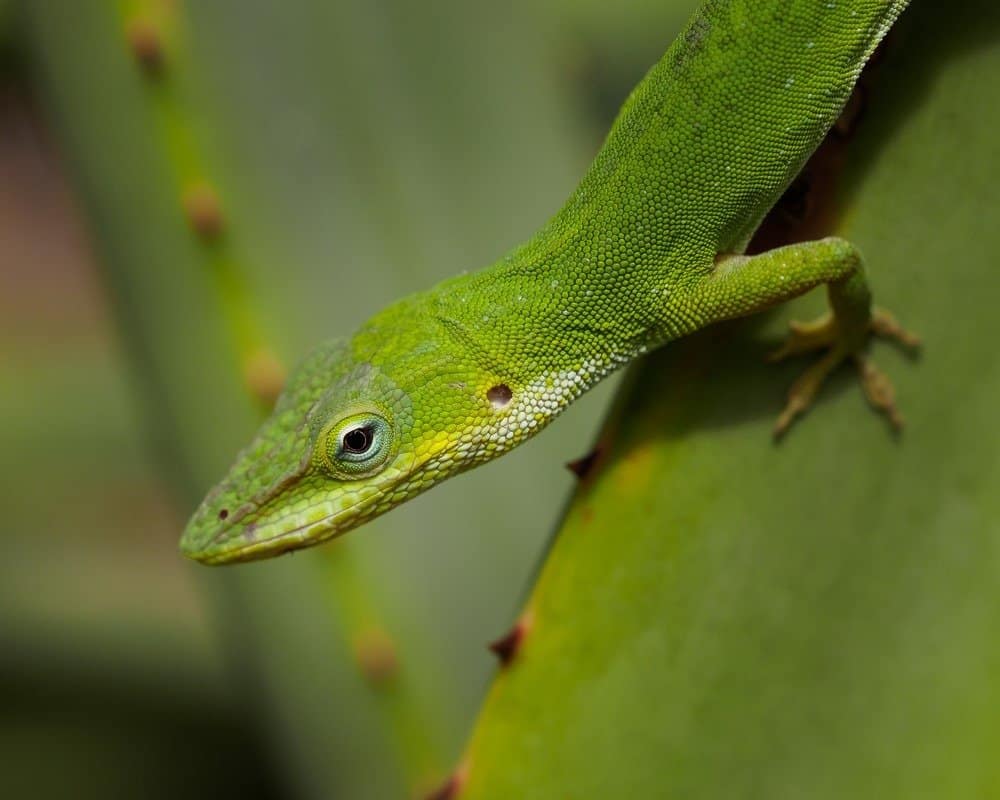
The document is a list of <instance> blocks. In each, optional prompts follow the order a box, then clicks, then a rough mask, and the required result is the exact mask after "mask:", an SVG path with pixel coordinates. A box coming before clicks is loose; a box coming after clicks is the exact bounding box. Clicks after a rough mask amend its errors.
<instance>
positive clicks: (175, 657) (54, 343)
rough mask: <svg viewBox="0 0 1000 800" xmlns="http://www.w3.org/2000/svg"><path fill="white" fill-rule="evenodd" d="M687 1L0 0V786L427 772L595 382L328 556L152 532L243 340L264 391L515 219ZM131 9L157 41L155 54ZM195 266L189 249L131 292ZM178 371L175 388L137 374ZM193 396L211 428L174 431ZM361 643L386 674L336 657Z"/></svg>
mask: <svg viewBox="0 0 1000 800" xmlns="http://www.w3.org/2000/svg"><path fill="white" fill-rule="evenodd" d="M691 7H693V3H691V2H681V3H673V4H670V3H667V4H662V3H650V2H641V0H633V1H632V2H629V3H626V4H624V5H619V6H618V7H616V9H614V11H612V10H610V9H607V8H605V7H604V5H603V4H600V3H580V2H557V1H556V0H550V2H546V3H540V4H539V3H513V4H500V5H497V4H493V3H467V2H460V1H459V0H444V1H443V2H436V3H434V4H431V5H430V6H425V5H424V4H417V3H410V2H406V0H379V1H378V2H374V3H373V2H368V0H347V1H344V0H337V2H332V3H328V2H310V0H296V1H295V2H292V3H273V2H270V1H269V0H267V1H264V0H260V1H259V2H258V1H257V0H253V1H252V2H245V0H211V2H205V3H202V2H197V3H195V2H184V3H181V2H168V1H166V0H164V2H156V1H155V0H151V2H131V3H130V2H124V3H106V2H90V1H89V0H88V1H87V2H79V3H77V2H68V1H67V0H42V2H35V0H30V2H21V3H19V2H17V1H16V0H14V2H11V0H0V47H2V51H0V52H2V60H0V354H2V355H0V386H2V387H3V390H2V391H0V441H2V442H3V444H2V447H0V475H2V480H0V508H2V509H3V513H2V521H0V536H2V541H3V554H4V555H3V558H2V559H0V787H6V788H5V789H2V790H0V791H3V793H4V794H5V795H6V796H20V795H21V794H23V793H29V792H30V795H31V796H34V797H39V798H49V797H53V798H54V797H70V796H72V797H90V796H93V797H171V798H173V797H178V796H182V795H183V796H188V797H222V796H228V795H232V796H241V797H253V796H259V797H293V796H303V797H309V796H314V797H330V796H343V797H393V796H407V794H408V793H410V792H413V791H418V790H419V789H420V788H421V787H423V788H429V787H431V786H433V785H435V784H436V783H437V782H438V781H439V780H440V779H442V778H443V777H444V775H445V773H446V771H447V770H448V769H449V768H450V766H451V764H452V762H453V761H454V760H455V759H456V758H457V756H458V754H459V753H460V751H461V748H462V745H463V742H464V740H465V738H466V737H467V734H468V730H469V728H470V727H471V724H472V721H473V719H474V716H475V713H476V709H477V708H478V706H479V704H480V702H481V697H482V694H483V691H484V689H485V687H486V685H487V680H488V677H489V675H490V674H491V672H492V670H493V668H494V663H495V659H494V658H493V656H492V654H490V653H489V652H488V651H487V650H486V647H485V645H486V643H487V642H489V641H491V640H493V639H495V638H496V637H498V636H499V635H501V634H502V633H503V632H504V631H505V630H506V628H507V627H508V625H509V624H510V622H511V620H512V619H513V617H514V615H515V613H516V611H517V608H518V604H519V602H520V600H521V598H522V596H523V593H524V591H525V590H526V588H527V586H528V585H529V580H530V577H531V574H532V570H533V567H534V564H535V562H536V560H537V559H538V558H539V557H540V555H541V553H542V550H543V547H544V544H545V542H546V540H547V538H548V537H549V535H550V532H551V530H552V528H553V526H554V524H555V522H556V520H557V518H558V513H559V510H560V508H561V506H562V505H563V503H564V502H565V498H566V497H567V495H568V491H569V489H570V488H571V485H572V476H571V475H570V473H569V472H568V471H566V470H565V469H563V464H564V463H565V462H566V461H568V460H570V459H572V458H575V457H577V456H580V455H582V454H583V453H584V452H586V450H587V449H588V448H589V446H590V443H591V440H592V438H593V435H594V432H595V423H596V420H597V419H598V418H599V417H600V415H601V412H602V409H603V407H604V405H605V403H606V400H607V397H608V395H609V392H610V390H611V389H612V388H613V387H611V386H609V387H607V388H605V389H604V390H603V391H600V392H598V393H596V394H595V395H594V396H592V397H588V398H587V400H586V402H584V403H581V404H580V406H578V407H577V408H574V409H573V411H572V412H571V413H570V414H569V415H568V416H567V418H566V420H565V421H564V422H563V423H562V424H561V425H560V426H558V427H557V428H554V429H552V431H551V433H550V435H549V436H547V437H545V438H543V439H539V440H536V442H533V443H531V444H529V445H528V446H526V447H524V448H523V449H522V450H521V451H520V452H518V453H517V454H516V455H514V456H513V457H512V458H510V459H505V460H503V461H501V462H498V463H497V464H496V465H494V466H493V467H491V468H490V469H488V470H481V471H479V472H474V473H471V474H469V475H467V476H464V477H463V478H462V479H460V480H457V481H454V482H452V484H450V485H445V486H443V487H441V489H440V491H436V492H434V493H431V494H429V495H425V496H424V498H421V499H419V500H417V501H415V502H413V503H412V504H410V506H409V507H408V508H407V509H406V511H405V512H401V513H400V514H393V515H391V516H389V517H386V518H384V519H383V520H380V521H378V522H377V523H375V524H373V525H370V526H368V527H367V528H366V529H365V531H364V535H363V536H357V537H351V538H350V539H345V540H342V541H343V544H344V545H345V546H344V547H343V548H341V547H340V543H338V544H337V545H335V547H337V548H338V549H342V550H343V551H344V552H343V553H342V554H341V553H338V554H336V555H334V554H332V553H331V552H322V551H320V552H308V553H302V554H300V555H296V556H294V557H293V558H286V559H281V560H279V561H276V562H272V563H267V564H264V565H250V566H246V567H240V568H239V570H238V571H239V573H240V574H239V575H238V577H236V578H232V576H231V575H228V574H224V573H223V572H222V571H213V570H207V569H205V568H203V567H198V566H196V565H191V564H187V563H184V561H183V560H182V559H181V558H180V557H179V556H178V554H177V551H176V541H177V538H178V535H179V532H180V530H181V528H182V526H183V523H184V520H185V517H186V514H187V513H188V512H189V511H190V510H191V508H192V505H193V503H194V502H195V501H196V495H197V494H198V493H199V492H200V491H202V490H204V489H205V488H207V486H208V485H209V484H210V483H211V481H212V479H213V478H212V475H213V474H215V475H217V474H221V470H222V469H223V468H224V467H225V465H226V463H227V462H228V460H229V459H230V458H231V457H232V456H233V454H234V452H235V449H236V448H237V447H239V446H240V444H241V442H242V440H243V439H245V438H246V436H247V435H248V434H249V433H250V431H251V430H252V428H253V423H254V420H255V419H256V416H257V414H258V413H259V412H258V409H257V408H256V405H255V404H252V405H253V407H250V408H241V409H240V411H239V412H234V413H233V415H231V416H233V417H235V418H236V421H235V422H231V423H227V421H225V420H224V419H220V416H221V417H225V416H227V414H226V412H225V411H221V412H220V411H219V409H220V408H224V407H225V405H226V403H228V402H230V401H229V398H228V397H226V399H224V400H221V401H220V402H218V403H215V404H213V395H220V394H224V393H225V392H230V393H236V392H242V393H244V394H247V395H249V392H247V391H244V389H243V385H244V384H245V381H243V380H242V377H241V376H240V375H239V374H237V375H236V377H235V378H234V377H233V373H239V372H240V371H241V370H244V368H245V367H246V362H247V361H250V362H253V358H254V354H255V353H257V352H258V350H259V351H260V352H264V353H265V355H264V356H263V360H264V367H263V370H264V373H265V378H264V379H265V382H266V380H267V375H269V374H271V372H270V371H271V370H278V371H279V372H280V370H281V368H283V367H287V365H290V364H292V363H294V361H295V359H296V358H297V357H299V356H300V355H301V354H302V353H304V352H305V351H306V349H307V348H308V347H309V346H310V345H311V344H313V343H314V342H316V341H319V340H320V339H322V338H325V337H328V336H332V335H342V334H345V333H348V332H349V331H350V330H351V329H352V328H353V327H354V326H355V325H356V324H358V323H359V322H360V321H362V320H363V319H364V318H365V317H367V316H368V315H369V314H370V313H372V312H374V311H376V310H378V309H379V308H380V307H381V306H382V305H384V304H385V303H387V302H389V301H391V300H393V299H396V298H397V297H399V296H401V295H402V294H403V293H405V292H408V291H413V290H417V289H421V288H425V287H426V286H428V285H430V284H431V283H433V282H434V281H436V280H439V279H443V278H445V277H447V276H450V275H453V274H455V273H457V272H460V271H462V270H466V269H476V268H479V267H481V266H483V265H486V264H488V263H490V262H491V261H492V260H494V259H495V258H496V257H498V256H499V255H500V254H502V253H503V252H504V251H505V250H506V249H508V248H510V247H512V246H513V245H515V244H517V243H518V242H519V241H520V240H521V239H523V238H525V237H526V236H527V235H529V234H530V233H531V232H532V231H533V230H534V229H535V228H536V227H537V226H538V225H539V224H541V223H542V222H543V221H544V220H545V219H546V218H547V215H549V214H551V213H552V212H553V211H554V210H555V209H556V208H557V207H558V205H559V204H560V203H561V201H562V200H563V199H564V198H565V197H566V196H567V195H568V193H569V191H570V190H571V189H572V187H573V185H574V183H575V181H576V180H577V179H578V178H579V176H580V175H581V174H582V172H583V170H584V169H585V167H586V165H587V163H588V161H589V158H590V157H591V156H592V154H593V153H594V152H595V151H596V148H597V147H598V146H599V143H600V139H601V137H602V136H603V132H604V131H605V130H606V128H607V126H608V124H609V123H610V120H611V119H612V118H613V115H614V113H615V111H616V110H617V107H618V105H619V103H620V102H621V100H622V99H623V97H624V96H625V94H626V93H627V92H628V90H629V89H630V88H631V86H632V85H633V84H634V83H635V82H636V81H637V80H638V78H639V77H641V75H642V74H643V72H644V71H645V69H646V68H647V67H648V66H649V64H651V63H652V62H653V61H654V60H655V59H656V58H657V57H658V56H659V54H660V52H661V51H662V49H663V48H664V47H665V46H666V44H667V43H668V42H669V41H670V39H671V38H672V36H673V35H674V32H675V31H676V30H677V29H678V28H679V26H680V24H681V23H682V21H683V19H684V18H685V17H686V15H687V13H688V12H689V10H690V8H691ZM135 25H138V26H139V28H138V30H139V32H140V33H141V32H142V31H143V30H144V28H143V27H142V26H144V25H148V26H150V27H152V28H154V29H156V28H159V26H162V30H163V31H166V33H164V36H165V37H166V39H167V41H166V44H164V48H165V51H166V52H165V54H164V55H163V62H162V65H161V67H160V68H159V69H161V70H162V74H151V73H149V72H147V71H146V69H145V68H144V67H143V66H142V63H141V62H140V63H137V61H136V58H135V56H134V54H133V52H132V48H133V46H134V42H133V41H132V40H131V38H130V37H134V36H135V35H137V34H136V30H137V29H136V28H135V27H130V26H135ZM155 72H156V68H154V73H155ZM202 182H204V183H206V184H210V185H211V186H212V187H213V189H214V191H215V192H217V193H218V195H220V197H221V201H220V203H221V206H222V209H223V214H224V215H225V219H226V222H225V225H226V231H225V234H224V238H225V241H224V242H221V243H217V244H215V245H207V246H206V247H205V248H204V249H205V250H207V251H208V252H207V253H206V252H197V250H198V248H199V247H201V246H202V244H203V243H201V242H199V241H198V237H197V235H196V234H193V233H192V232H191V230H190V228H189V226H188V224H187V220H186V219H185V218H184V211H183V199H184V196H185V192H186V191H187V190H188V188H189V187H190V186H191V185H201V183H202ZM192 250H194V251H195V252H192ZM220 251H224V252H222V253H221V254H220ZM109 262H110V263H114V264H117V266H109ZM220 262H222V263H221V266H220ZM192 264H193V265H194V266H193V267H190V269H191V270H192V271H197V270H200V269H203V268H204V269H205V270H207V271H211V270H215V273H214V274H213V275H212V276H211V279H210V280H208V281H206V282H205V284H196V283H195V281H194V280H191V281H189V283H190V284H192V285H191V287H190V288H185V289H182V290H177V291H172V290H168V291H167V293H166V294H162V293H161V294H159V295H158V294H157V290H156V289H155V288H153V287H152V286H145V287H141V288H135V286H136V284H141V283H142V282H143V281H144V280H145V278H144V277H142V276H143V274H144V273H146V274H147V277H148V273H149V272H152V271H154V270H158V271H160V273H161V274H162V275H163V277H164V279H165V283H170V281H171V280H174V279H176V280H177V281H179V282H184V281H185V280H187V279H186V278H185V277H184V272H185V270H186V269H188V268H189V266H190V265H192ZM119 267H120V268H121V269H119ZM126 273H129V274H132V275H133V277H124V275H125V274H126ZM171 276H172V277H171ZM202 290H204V291H205V293H206V294H208V295H210V299H209V300H207V301H205V308H204V309H192V308H191V307H190V305H188V304H187V303H186V301H185V297H186V296H185V295H184V292H185V291H190V292H191V293H197V292H199V291H202ZM151 303H153V304H156V306H157V307H156V308H152V307H151V306H150V305H149V304H151ZM234 307H235V310H233V308H234ZM226 309H228V311H227V310H226ZM199 312H201V313H204V314H205V315H206V316H207V317H212V316H213V315H214V316H215V317H216V318H218V317H220V316H221V317H223V318H225V319H226V322H225V323H224V324H223V326H222V327H223V328H225V330H221V332H220V330H219V329H217V328H213V327H212V323H204V324H203V320H201V319H199V318H198V313H199ZM226 314H229V316H228V317H226ZM234 317H235V318H237V321H236V322H232V320H233V318H234ZM230 323H231V324H230ZM227 325H228V328H226V326H227ZM151 329H152V330H151ZM234 330H235V331H236V332H235V333H233V331H234ZM247 331H249V332H247ZM205 340H212V341H211V343H210V344H205ZM212 348H214V350H215V352H213V354H212V356H211V357H208V358H205V359H203V360H202V361H201V362H198V359H199V351H200V350H203V349H212ZM151 352H153V353H155V355H150V353H151ZM211 358H218V360H219V361H223V362H226V366H225V367H224V368H223V369H221V370H220V373H221V374H224V375H225V377H224V378H222V377H220V376H219V375H216V376H215V378H213V376H212V375H211V374H207V373H208V372H209V371H210V370H211V367H210V366H206V365H208V364H210V362H211ZM184 361H190V362H195V363H197V367H195V368H193V369H194V370H195V371H197V372H198V374H199V375H200V377H199V378H198V379H197V382H192V381H191V379H190V375H189V374H187V373H185V371H184V368H183V367H177V371H176V372H172V374H171V375H169V376H166V375H163V374H162V373H163V364H164V363H166V364H172V365H175V366H176V365H177V362H184ZM170 371H171V369H170V368H168V369H167V372H170ZM251 371H252V370H251ZM156 372H158V373H160V374H159V375H155V374H153V373H156ZM185 380H187V381H189V382H188V383H186V384H183V385H180V383H177V384H175V385H174V386H173V387H172V388H169V389H168V390H167V391H168V392H171V393H172V394H171V396H170V397H169V398H164V397H163V392H161V388H160V383H161V381H162V382H166V383H171V382H174V381H177V382H183V381H185ZM220 386H222V387H224V388H219V387H220ZM234 386H236V388H233V387H234ZM230 396H231V395H230ZM206 405H207V406H210V407H211V408H210V409H206V408H205V407H206ZM199 407H200V408H201V409H203V410H204V413H202V414H201V415H200V419H201V420H203V421H202V422H199V423H198V425H200V426H202V427H208V428H213V429H215V430H216V431H217V432H218V428H219V427H220V426H221V427H223V428H226V429H227V430H226V433H225V434H219V435H215V434H213V435H211V436H209V437H207V438H204V437H203V438H202V440H201V442H200V443H193V442H190V441H188V442H186V443H185V444H184V445H182V446H177V440H178V439H179V438H181V437H182V436H183V434H178V433H177V430H176V426H177V425H178V422H177V420H176V418H175V415H178V414H183V413H185V411H186V410H187V409H191V408H199ZM213 414H217V415H218V416H213ZM192 436H194V435H193V434H192ZM178 451H180V453H178ZM192 464H198V465H199V466H192ZM192 473H194V474H196V477H191V476H192ZM341 556H342V557H341ZM220 584H223V586H222V587H221V588H220V586H219V585H220ZM366 637H367V638H366ZM371 637H373V640H374V642H375V645H374V646H375V649H376V651H378V650H379V648H380V647H386V648H389V650H390V651H391V652H392V653H393V654H394V655H393V656H391V657H392V658H393V659H395V660H397V661H398V667H397V669H398V671H399V673H400V674H399V675H396V677H395V678H394V679H393V680H392V685H391V686H385V685H383V686H379V685H377V684H378V680H377V679H375V680H374V682H373V680H372V679H371V678H367V677H365V675H364V674H363V670H362V669H361V668H360V667H359V663H358V659H359V657H360V656H359V651H364V648H365V642H366V641H368V638H371ZM383 637H384V638H383ZM386 717H388V719H389V722H388V723H387V722H386ZM333 789H335V790H336V791H335V792H333V793H331V791H332V790H333Z"/></svg>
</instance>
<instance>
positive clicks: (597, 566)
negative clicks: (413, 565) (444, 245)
mask: <svg viewBox="0 0 1000 800" xmlns="http://www.w3.org/2000/svg"><path fill="white" fill-rule="evenodd" d="M998 35H1000V10H998V7H997V6H996V5H995V4H993V3H990V2H986V0H964V1H963V2H960V3H949V4H942V3H930V2H916V3H914V5H913V7H912V8H911V9H910V11H908V12H907V13H906V15H904V18H903V20H902V22H901V23H900V25H899V28H898V30H897V31H896V32H894V34H893V35H892V38H891V41H890V42H889V44H888V46H887V47H886V52H885V55H884V59H883V61H882V62H881V63H880V64H878V65H877V67H876V68H875V70H874V73H873V75H872V84H871V87H870V92H869V94H868V96H867V98H866V103H865V106H864V109H863V112H862V115H861V117H860V119H859V120H858V123H857V126H856V131H855V133H854V134H853V136H852V139H851V141H850V142H849V143H848V144H847V145H846V162H845V167H844V169H845V172H844V173H843V174H842V175H841V176H840V179H839V190H838V195H837V202H838V204H839V205H840V212H841V213H840V216H839V218H840V220H841V221H840V223H839V224H838V227H837V230H838V231H839V232H841V233H842V234H843V235H845V236H848V237H849V238H851V239H852V240H853V241H855V242H856V243H858V244H859V245H860V247H861V248H862V250H863V252H864V253H865V254H866V256H867V260H868V264H869V267H870V271H871V274H872V276H873V283H874V287H875V292H876V299H877V301H878V302H879V303H881V304H883V305H886V306H888V307H891V308H892V309H893V310H894V311H895V312H896V313H897V314H898V316H899V317H900V318H901V319H902V320H903V321H904V322H905V323H906V324H907V325H908V326H910V327H912V328H913V329H915V330H917V331H918V332H920V333H921V334H922V335H923V337H924V340H925V342H926V351H925V355H924V357H923V358H921V359H920V360H919V361H918V362H916V363H914V362H913V361H910V360H908V359H907V358H905V357H903V356H902V355H900V354H899V353H898V352H896V351H894V350H893V349H892V348H891V347H889V346H887V345H882V344H879V345H876V346H875V347H874V354H875V357H876V358H877V360H878V361H879V362H880V364H881V365H882V366H883V367H884V369H885V370H886V371H887V372H888V373H889V374H890V376H891V377H892V379H893V380H894V382H895V385H896V387H897V390H898V397H899V402H900V404H901V406H902V409H903V411H904V413H905V415H906V418H907V421H908V423H909V424H908V427H907V429H906V431H905V434H904V435H903V436H902V437H901V438H900V439H898V440H897V439H895V438H893V437H892V436H891V435H890V434H889V432H888V431H887V429H886V426H885V424H884V423H883V421H882V420H881V419H880V418H878V417H877V416H876V415H874V414H873V413H871V412H870V411H869V410H868V409H867V408H866V407H865V402H864V400H863V398H862V395H861V392H860V389H859V388H858V386H857V384H856V382H855V381H854V380H853V378H852V376H850V375H849V374H848V373H847V372H846V371H845V372H844V373H843V374H840V375H838V378H837V380H835V381H833V383H832V385H830V386H828V387H826V389H825V391H824V392H823V395H822V398H821V400H820V402H819V404H818V407H816V408H815V409H814V410H813V411H812V412H811V413H810V414H809V415H808V416H807V417H806V418H805V419H804V420H803V421H802V422H801V423H800V424H799V425H797V427H795V428H794V429H793V430H792V432H791V434H790V435H789V436H788V437H787V440H786V441H784V442H783V443H782V444H781V445H780V446H775V445H773V444H772V443H771V441H770V437H769V430H770V427H771V424H772V422H773V420H774V417H775V415H776V414H777V412H778V410H779V408H780V405H781V403H782V394H783V391H784V390H785V388H786V387H787V386H788V385H789V383H790V381H791V380H792V379H793V378H794V376H795V375H796V374H797V372H798V371H800V370H801V369H802V367H803V362H799V363H795V364H789V365H787V366H786V365H782V366H781V367H780V368H773V367H769V366H765V365H763V364H762V363H761V362H762V359H763V356H764V354H765V353H766V351H767V350H768V347H769V345H771V344H774V343H775V341H776V340H777V338H778V337H779V336H780V335H781V332H782V329H783V324H784V322H785V321H786V320H787V319H789V318H792V317H796V318H802V317H807V318H808V317H810V316H812V315H813V314H814V313H815V312H816V311H817V310H818V309H819V307H820V305H821V298H820V297H812V298H808V299H807V300H805V301H803V302H799V303H796V304H794V305H793V307H791V308H788V309H782V310H781V311H780V312H778V313H776V314H774V315H772V316H771V317H769V318H768V319H767V320H766V321H764V322H763V323H762V322H761V321H759V320H757V321H749V322H746V323H742V324H733V325H727V326H721V327H718V328H716V329H714V330H710V331H707V332H705V333H704V334H703V335H700V336H697V337H695V338H693V339H692V340H690V341H685V342H682V343H679V344H678V345H676V346H670V347H668V348H667V349H666V350H664V351H662V352H660V353H657V354H655V355H653V356H651V357H650V358H648V359H647V360H646V361H644V362H643V363H642V364H640V365H638V366H637V367H636V368H635V369H634V371H633V374H632V380H631V382H630V384H629V388H628V389H627V391H625V392H624V393H623V394H622V396H621V397H620V400H619V402H618V404H617V406H616V408H615V410H614V412H613V413H612V415H611V417H610V419H609V421H608V423H607V424H606V426H605V429H604V432H603V434H602V436H601V441H600V445H599V452H600V456H599V459H598V462H597V464H596V466H595V468H594V470H593V472H592V474H591V475H590V476H589V477H588V478H587V479H586V480H585V481H584V482H583V483H582V485H581V486H580V487H579V489H578V491H577V493H576V495H575V497H574V499H573V502H572V504H571V506H570V508H569V511H568V513H567V515H566V518H565V520H564V522H563V525H562V527H561V529H560V531H559V533H558V537H557V539H556V541H555V543H554V546H553V548H552V550H551V553H550V555H549V557H548V559H547V562H546V563H545V566H544V569H543V570H542V572H541V575H540V577H539V580H538V583H537V586H536V587H535V589H534V592H533V594H532V596H531V599H530V601H529V602H528V605H527V609H526V610H525V616H524V619H525V620H526V621H527V632H526V634H525V636H524V638H523V641H522V644H521V647H520V650H519V651H518V652H517V653H516V655H515V657H514V659H513V661H512V663H511V664H510V666H509V667H508V668H506V669H504V670H502V671H501V672H500V674H499V675H498V676H497V678H496V681H495V683H494V685H493V687H492V690H491V692H490V694H489V697H488V699H487V702H486V705H485V707H484V709H483V710H482V713H481V717H480V719H479V722H478V725H477V728H476V730H475V733H474V736H473V738H472V741H471V744H470V747H469V750H468V753H467V758H466V763H465V768H466V770H467V778H468V782H467V785H466V790H465V791H464V792H463V794H462V797H463V798H470V800H471V798H507V797H517V798H523V799H524V800H528V799H529V798H552V797H576V798H592V797H683V798H702V797H703V798H719V797H727V798H733V797H759V798H783V797H787V798H799V797H809V798H812V799H814V800H815V799H816V798H831V800H832V798H844V797H851V798H888V797H898V798H908V799H909V798H922V797H926V798H942V797H947V798H970V800H972V799H973V798H983V797H995V796H998V795H1000V766H998V765H1000V761H998V759H997V758H996V754H997V752H1000V718H998V716H997V709H998V708H1000V636H998V635H997V631H998V630H1000V627H998V626H1000V522H998V519H1000V492H998V491H997V487H998V486H1000V426H998V425H997V424H996V416H997V407H998V400H1000V360H998V359H997V357H996V353H995V347H996V338H997V337H996V333H997V322H996V320H997V309H998V308H1000V281H998V279H997V270H998V265H997V253H1000V225H998V224H997V223H998V220H1000V192H998V191H997V187H998V186H1000V159H998V158H997V152H998V151H997V133H996V131H997V128H998V125H1000V80H998V77H1000V46H998Z"/></svg>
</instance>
